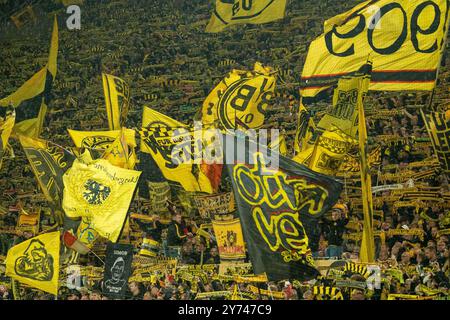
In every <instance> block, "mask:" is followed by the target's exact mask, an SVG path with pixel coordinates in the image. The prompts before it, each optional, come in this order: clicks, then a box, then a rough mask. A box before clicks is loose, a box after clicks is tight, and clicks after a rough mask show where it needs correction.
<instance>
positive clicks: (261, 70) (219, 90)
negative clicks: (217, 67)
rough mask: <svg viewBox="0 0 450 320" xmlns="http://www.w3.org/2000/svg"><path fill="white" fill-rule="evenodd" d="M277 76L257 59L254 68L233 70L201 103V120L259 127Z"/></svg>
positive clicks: (231, 126)
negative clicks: (251, 69) (250, 69)
mask: <svg viewBox="0 0 450 320" xmlns="http://www.w3.org/2000/svg"><path fill="white" fill-rule="evenodd" d="M275 86H276V78H275V76H274V72H273V70H272V69H271V68H270V67H266V66H263V65H262V64H261V63H260V62H256V63H255V66H254V69H253V71H251V72H247V71H243V70H232V71H231V72H230V74H229V75H228V76H227V77H225V78H224V79H223V80H222V81H221V82H220V83H219V84H218V85H217V86H216V88H214V90H213V91H212V92H211V93H210V94H209V95H208V97H207V98H206V100H205V101H204V103H203V108H202V122H203V124H204V125H211V124H214V125H215V126H216V127H218V128H222V129H244V130H246V129H250V128H252V129H258V128H260V127H261V126H262V125H263V124H264V119H265V112H266V109H267V106H268V103H269V101H270V99H271V98H272V96H273V95H274V90H275Z"/></svg>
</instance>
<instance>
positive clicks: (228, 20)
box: [206, 0, 286, 32]
mask: <svg viewBox="0 0 450 320" xmlns="http://www.w3.org/2000/svg"><path fill="white" fill-rule="evenodd" d="M285 9H286V0H258V1H253V0H238V1H235V0H217V1H216V7H215V10H214V12H213V14H212V16H211V20H210V21H209V24H208V25H207V26H206V32H220V31H222V30H223V29H225V28H226V27H227V26H229V25H233V24H243V23H251V24H260V23H267V22H271V21H275V20H278V19H282V18H283V17H284V11H285Z"/></svg>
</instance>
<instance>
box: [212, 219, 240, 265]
mask: <svg viewBox="0 0 450 320" xmlns="http://www.w3.org/2000/svg"><path fill="white" fill-rule="evenodd" d="M212 225H213V229H214V233H215V235H216V240H217V247H218V249H219V255H220V259H221V260H237V259H243V258H245V243H244V235H243V234H242V227H241V221H240V219H239V218H237V219H232V220H227V221H221V220H214V221H213V222H212Z"/></svg>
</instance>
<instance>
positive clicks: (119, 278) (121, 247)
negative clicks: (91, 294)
mask: <svg viewBox="0 0 450 320" xmlns="http://www.w3.org/2000/svg"><path fill="white" fill-rule="evenodd" d="M132 261H133V246H132V245H130V244H122V243H112V242H109V243H108V245H107V247H106V262H105V274H104V278H103V293H104V294H105V295H108V296H113V297H116V298H121V297H123V296H124V295H125V292H126V290H127V289H128V278H129V277H130V275H131V262H132Z"/></svg>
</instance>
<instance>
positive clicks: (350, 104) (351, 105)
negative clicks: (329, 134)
mask: <svg viewBox="0 0 450 320" xmlns="http://www.w3.org/2000/svg"><path fill="white" fill-rule="evenodd" d="M364 66H365V67H366V69H367V68H369V65H368V64H366V65H364ZM360 72H361V74H359V75H355V76H352V77H342V78H341V79H339V82H338V86H337V88H336V89H335V90H334V94H333V107H332V108H331V110H330V112H328V113H326V114H325V115H324V116H323V117H322V119H320V121H319V123H318V124H317V127H318V128H321V129H323V130H330V129H331V128H332V127H333V126H334V127H337V128H339V130H341V131H342V132H343V133H345V134H346V135H348V136H350V137H352V138H356V132H357V129H358V101H359V100H360V99H361V100H362V101H364V98H365V96H366V94H367V91H368V90H369V83H370V76H369V75H367V70H360Z"/></svg>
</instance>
